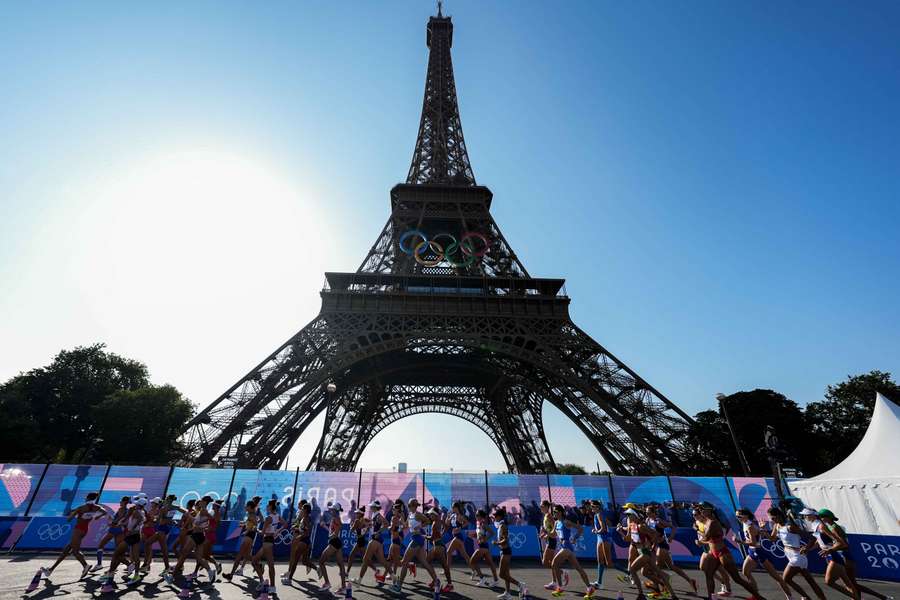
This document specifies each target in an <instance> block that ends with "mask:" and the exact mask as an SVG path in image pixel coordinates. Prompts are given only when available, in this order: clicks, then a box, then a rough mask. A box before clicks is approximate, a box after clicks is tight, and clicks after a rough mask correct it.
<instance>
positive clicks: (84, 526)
mask: <svg viewBox="0 0 900 600" xmlns="http://www.w3.org/2000/svg"><path fill="white" fill-rule="evenodd" d="M90 526H91V522H90V521H88V520H86V519H79V520H78V521H76V522H75V531H80V532H81V533H87V532H88V527H90Z"/></svg>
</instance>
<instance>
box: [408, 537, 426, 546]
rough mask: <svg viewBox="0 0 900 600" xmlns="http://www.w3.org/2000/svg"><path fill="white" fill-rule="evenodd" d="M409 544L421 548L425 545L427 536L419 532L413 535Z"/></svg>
mask: <svg viewBox="0 0 900 600" xmlns="http://www.w3.org/2000/svg"><path fill="white" fill-rule="evenodd" d="M409 545H410V546H412V547H413V548H420V547H421V546H424V545H425V536H424V535H421V534H417V535H414V536H412V539H411V540H410V541H409Z"/></svg>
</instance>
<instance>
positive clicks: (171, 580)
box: [163, 571, 175, 585]
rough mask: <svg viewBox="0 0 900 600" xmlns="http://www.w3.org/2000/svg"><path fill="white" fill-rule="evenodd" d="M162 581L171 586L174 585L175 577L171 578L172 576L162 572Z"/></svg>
mask: <svg viewBox="0 0 900 600" xmlns="http://www.w3.org/2000/svg"><path fill="white" fill-rule="evenodd" d="M163 579H164V580H165V581H166V583H168V584H169V585H172V584H173V583H175V577H173V576H172V574H171V573H170V572H168V571H164V572H163Z"/></svg>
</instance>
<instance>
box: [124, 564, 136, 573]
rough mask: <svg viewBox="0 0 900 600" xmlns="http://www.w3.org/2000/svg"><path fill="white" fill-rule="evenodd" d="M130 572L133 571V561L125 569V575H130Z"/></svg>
mask: <svg viewBox="0 0 900 600" xmlns="http://www.w3.org/2000/svg"><path fill="white" fill-rule="evenodd" d="M132 573H134V563H131V564H130V565H128V568H127V569H125V574H126V575H131V574H132Z"/></svg>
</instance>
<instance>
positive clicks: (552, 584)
mask: <svg viewBox="0 0 900 600" xmlns="http://www.w3.org/2000/svg"><path fill="white" fill-rule="evenodd" d="M544 589H545V590H550V591H551V592H555V591H556V590H557V589H559V586H558V585H556V582H555V581H551V582H550V583H545V584H544Z"/></svg>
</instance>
